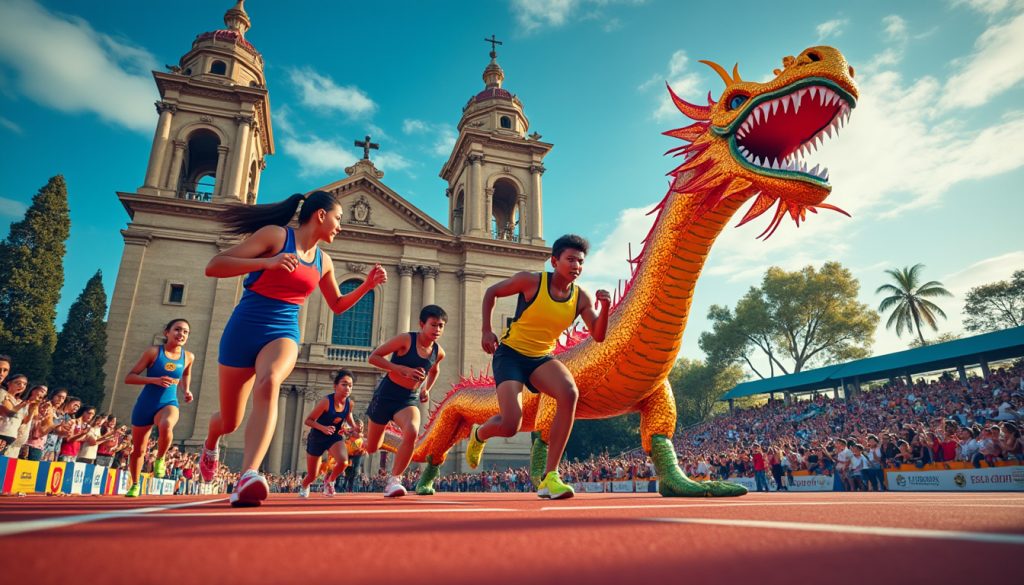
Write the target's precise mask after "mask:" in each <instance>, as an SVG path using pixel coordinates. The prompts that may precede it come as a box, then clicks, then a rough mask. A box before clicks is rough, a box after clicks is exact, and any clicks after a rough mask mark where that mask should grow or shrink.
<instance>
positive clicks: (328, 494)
mask: <svg viewBox="0 0 1024 585" xmlns="http://www.w3.org/2000/svg"><path fill="white" fill-rule="evenodd" d="M324 497H325V498H333V497H334V482H333V481H325V482H324Z"/></svg>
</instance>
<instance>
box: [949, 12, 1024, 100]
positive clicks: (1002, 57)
mask: <svg viewBox="0 0 1024 585" xmlns="http://www.w3.org/2000/svg"><path fill="white" fill-rule="evenodd" d="M974 48H975V52H974V54H972V55H971V56H970V57H968V58H967V60H966V62H965V64H964V65H963V67H961V68H960V71H959V72H958V73H957V74H956V75H954V76H953V77H951V78H949V80H948V81H947V82H946V87H945V90H944V95H943V99H942V100H941V102H940V106H941V107H942V108H943V109H956V108H973V107H977V106H981V105H984V104H985V103H987V102H988V101H989V100H991V99H992V98H994V97H996V96H997V95H999V94H1001V93H1003V92H1004V91H1006V90H1008V89H1010V88H1011V87H1013V86H1015V85H1017V84H1018V83H1020V81H1021V80H1022V79H1024V13H1021V14H1018V15H1017V16H1016V17H1014V18H1013V19H1011V20H1010V21H1008V22H1004V23H1000V24H997V25H994V26H992V27H990V28H989V29H988V30H986V31H985V32H984V33H982V35H981V36H980V37H978V40H977V41H976V42H975V43H974Z"/></svg>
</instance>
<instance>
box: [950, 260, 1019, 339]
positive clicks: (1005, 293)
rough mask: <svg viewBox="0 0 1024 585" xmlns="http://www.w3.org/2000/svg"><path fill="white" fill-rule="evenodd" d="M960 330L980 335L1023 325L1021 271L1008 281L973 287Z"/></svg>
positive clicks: (965, 304)
mask: <svg viewBox="0 0 1024 585" xmlns="http://www.w3.org/2000/svg"><path fill="white" fill-rule="evenodd" d="M964 315H966V317H967V318H966V319H964V327H965V328H966V329H967V330H968V331H973V332H975V333H982V332H986V331H998V330H1000V329H1009V328H1010V327H1020V326H1021V325H1024V270H1017V271H1015V272H1014V273H1013V276H1012V277H1010V280H1000V281H998V282H993V283H990V284H983V285H981V286H976V287H974V288H972V289H971V290H970V292H968V293H967V298H966V302H965V303H964Z"/></svg>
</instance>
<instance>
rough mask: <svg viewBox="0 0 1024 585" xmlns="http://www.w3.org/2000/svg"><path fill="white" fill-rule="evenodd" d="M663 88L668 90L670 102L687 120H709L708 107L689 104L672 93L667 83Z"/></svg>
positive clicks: (709, 110) (709, 112)
mask: <svg viewBox="0 0 1024 585" xmlns="http://www.w3.org/2000/svg"><path fill="white" fill-rule="evenodd" d="M665 87H666V88H668V93H669V95H671V96H672V102H673V103H674V104H675V105H676V108H678V109H679V111H680V112H682V113H683V114H685V115H686V116H687V117H688V118H690V119H692V120H710V119H711V108H710V107H709V106H698V105H696V104H691V103H690V102H688V101H686V100H684V99H683V98H681V97H679V96H677V95H676V92H674V91H672V86H671V85H669V84H668V83H667V82H666V83H665Z"/></svg>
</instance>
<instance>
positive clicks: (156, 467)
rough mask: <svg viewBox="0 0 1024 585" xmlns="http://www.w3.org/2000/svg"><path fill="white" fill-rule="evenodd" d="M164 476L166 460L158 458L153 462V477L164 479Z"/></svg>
mask: <svg viewBox="0 0 1024 585" xmlns="http://www.w3.org/2000/svg"><path fill="white" fill-rule="evenodd" d="M163 476H164V458H163V457H157V458H156V459H154V460H153V477H156V478H163Z"/></svg>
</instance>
